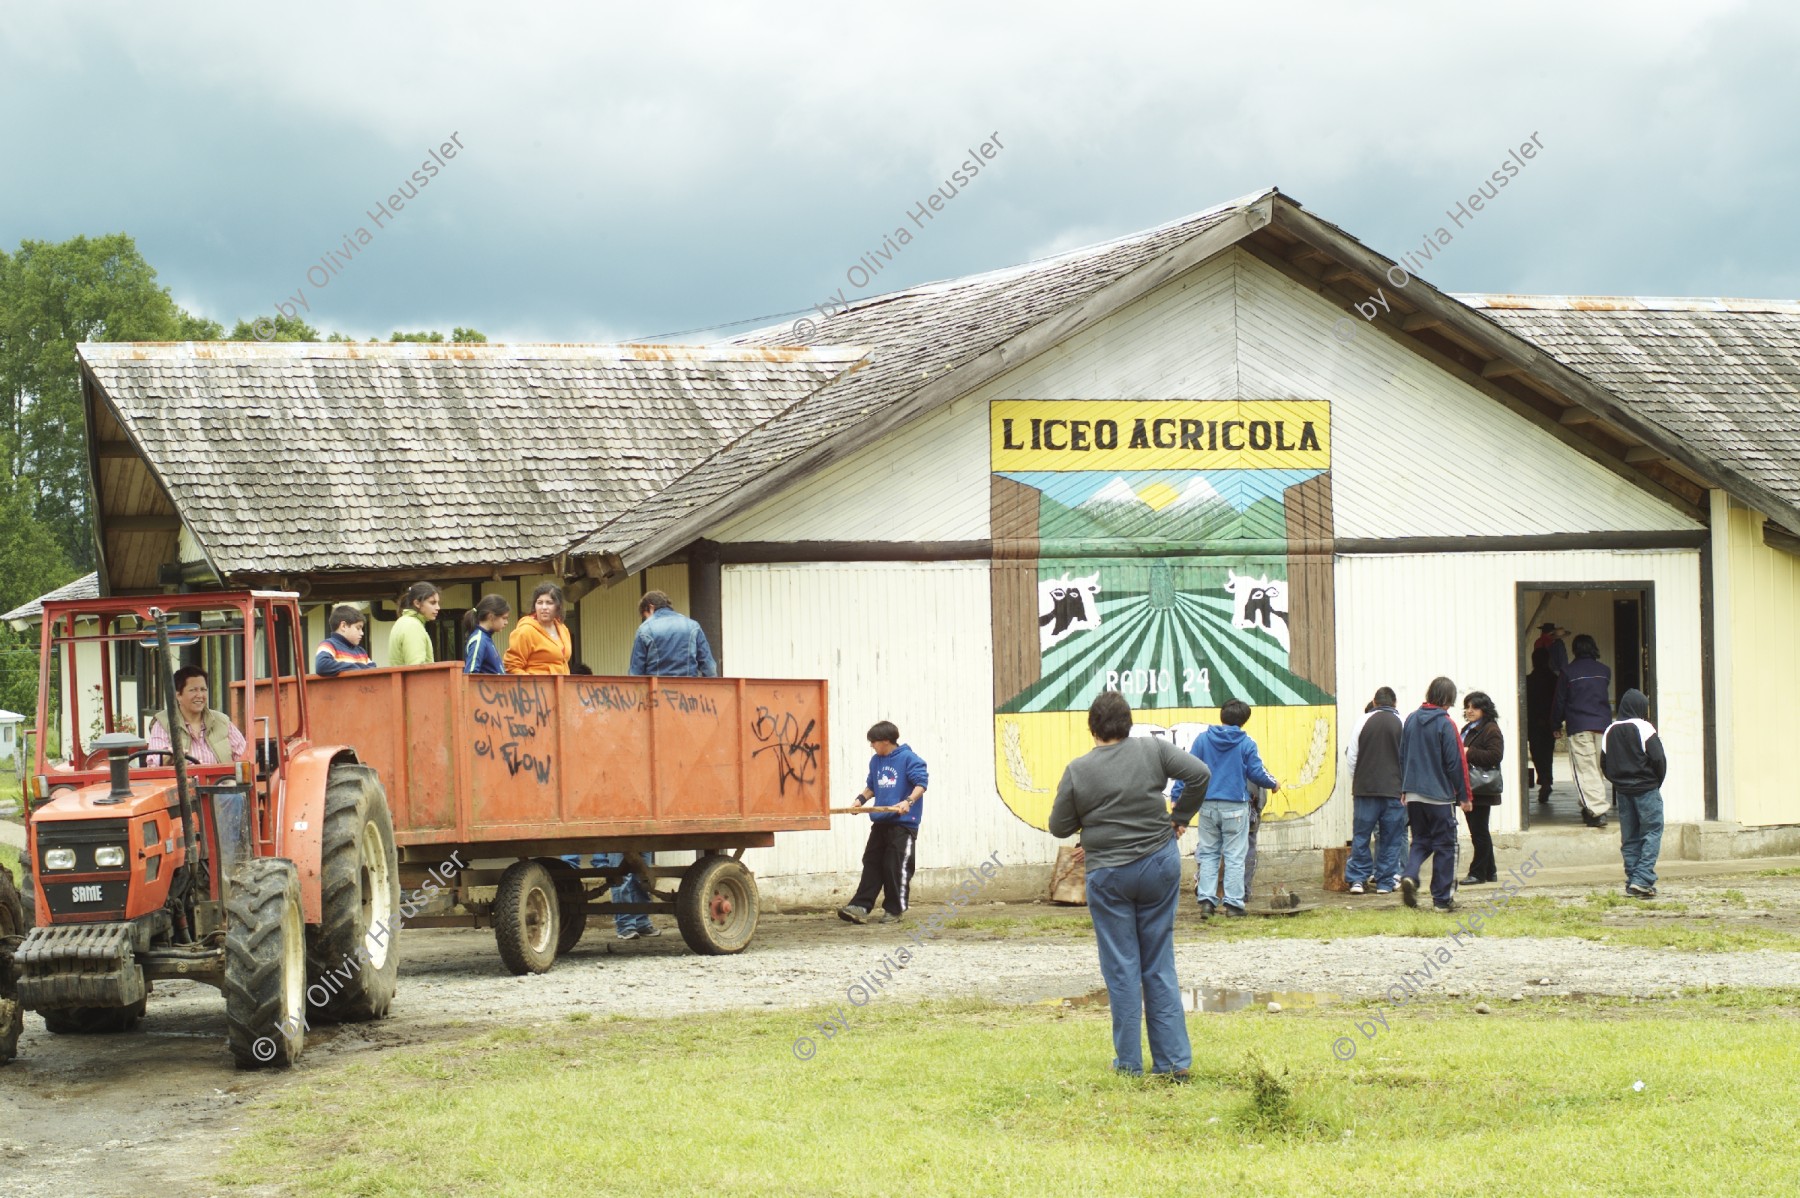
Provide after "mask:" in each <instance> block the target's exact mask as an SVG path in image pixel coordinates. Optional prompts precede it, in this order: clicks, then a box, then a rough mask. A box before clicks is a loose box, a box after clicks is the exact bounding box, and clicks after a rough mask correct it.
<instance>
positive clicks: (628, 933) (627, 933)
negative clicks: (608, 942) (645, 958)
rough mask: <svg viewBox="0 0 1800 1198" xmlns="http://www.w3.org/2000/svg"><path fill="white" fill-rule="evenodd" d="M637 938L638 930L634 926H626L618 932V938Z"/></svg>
mask: <svg viewBox="0 0 1800 1198" xmlns="http://www.w3.org/2000/svg"><path fill="white" fill-rule="evenodd" d="M637 938H638V930H637V929H636V928H626V929H625V930H624V931H622V932H620V933H619V939H620V940H636V939H637Z"/></svg>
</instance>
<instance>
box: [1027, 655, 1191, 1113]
mask: <svg viewBox="0 0 1800 1198" xmlns="http://www.w3.org/2000/svg"><path fill="white" fill-rule="evenodd" d="M1088 732H1090V733H1091V734H1092V735H1093V738H1094V748H1093V751H1092V752H1089V753H1087V754H1085V755H1084V756H1081V757H1078V758H1076V759H1075V760H1074V761H1071V762H1070V763H1069V766H1068V768H1067V769H1066V770H1064V771H1063V776H1062V781H1061V782H1060V783H1058V784H1057V787H1056V801H1055V803H1054V804H1052V806H1051V808H1050V835H1052V836H1073V835H1074V834H1075V833H1076V832H1080V833H1081V847H1080V848H1078V849H1077V850H1076V854H1077V855H1078V857H1081V858H1085V860H1086V862H1087V899H1088V911H1089V913H1090V914H1091V915H1092V917H1093V921H1094V940H1095V942H1096V944H1097V945H1098V947H1099V951H1100V973H1101V975H1102V976H1103V977H1105V979H1106V992H1107V997H1108V999H1109V1000H1110V1001H1111V1004H1112V1028H1113V1068H1114V1069H1116V1070H1118V1071H1119V1072H1121V1073H1132V1074H1140V1073H1142V1072H1143V1071H1144V1047H1143V1043H1142V1040H1141V1038H1140V1037H1141V1032H1140V1029H1141V1028H1143V1027H1144V1026H1145V1025H1148V1029H1149V1033H1150V1064H1151V1071H1152V1072H1154V1073H1158V1074H1164V1075H1167V1076H1168V1077H1170V1078H1172V1079H1173V1080H1175V1081H1186V1080H1187V1078H1188V1068H1189V1066H1190V1065H1192V1064H1193V1049H1192V1046H1191V1045H1190V1044H1189V1043H1188V1033H1187V1017H1186V1016H1185V1015H1184V1014H1183V1013H1182V1009H1181V987H1180V983H1179V982H1178V981H1177V980H1176V977H1175V907H1176V903H1177V901H1178V899H1179V896H1180V893H1181V851H1180V849H1179V848H1177V847H1176V840H1177V839H1178V838H1179V837H1180V836H1181V834H1182V833H1183V832H1185V831H1186V830H1187V826H1188V822H1189V821H1190V820H1192V819H1193V818H1194V813H1195V812H1196V811H1198V810H1199V808H1200V802H1201V799H1202V798H1204V797H1205V795H1206V786H1207V783H1208V782H1210V781H1211V780H1212V771H1211V770H1209V769H1207V767H1206V765H1205V763H1204V762H1202V761H1201V760H1200V759H1199V758H1197V757H1195V756H1193V755H1192V754H1191V753H1184V752H1182V751H1181V750H1180V749H1177V748H1176V747H1175V746H1174V745H1172V744H1170V743H1169V742H1168V741H1166V740H1162V739H1160V738H1158V737H1149V736H1143V737H1134V736H1132V735H1131V705H1130V704H1129V703H1127V702H1126V701H1125V697H1124V696H1123V695H1121V694H1119V693H1118V692H1117V691H1103V692H1102V693H1101V695H1100V697H1099V698H1097V699H1095V700H1094V702H1093V704H1092V705H1091V706H1090V707H1089V708H1088ZM1171 778H1177V779H1180V780H1181V781H1183V782H1186V783H1188V784H1189V785H1188V787H1187V790H1186V792H1185V793H1184V794H1183V795H1182V798H1181V801H1180V802H1179V803H1177V804H1176V806H1175V808H1174V810H1173V811H1171V810H1170V808H1169V802H1168V800H1167V799H1165V798H1164V797H1163V792H1164V791H1165V790H1166V789H1167V788H1168V785H1169V780H1170V779H1171Z"/></svg>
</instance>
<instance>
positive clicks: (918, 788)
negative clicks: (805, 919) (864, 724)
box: [838, 720, 930, 923]
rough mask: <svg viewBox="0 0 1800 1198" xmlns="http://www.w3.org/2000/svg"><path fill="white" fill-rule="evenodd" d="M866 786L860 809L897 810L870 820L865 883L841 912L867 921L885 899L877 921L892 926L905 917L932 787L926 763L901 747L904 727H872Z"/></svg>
mask: <svg viewBox="0 0 1800 1198" xmlns="http://www.w3.org/2000/svg"><path fill="white" fill-rule="evenodd" d="M869 747H870V748H872V749H874V750H875V755H874V756H873V757H871V758H869V777H868V782H867V784H866V785H865V786H864V787H863V788H862V790H861V791H860V792H859V793H858V794H857V796H856V806H857V807H858V808H859V809H860V808H862V807H864V806H865V805H870V804H871V800H872V801H873V803H872V805H873V806H876V807H892V808H894V810H892V811H886V812H875V813H873V814H871V815H870V816H869V843H868V845H867V846H865V847H864V849H863V868H862V881H861V882H859V883H858V884H857V887H856V895H855V897H853V898H852V899H851V900H850V902H849V903H848V904H846V905H845V906H842V907H839V908H838V918H839V919H841V920H843V921H845V922H846V923H867V922H868V921H869V912H870V911H873V910H874V909H875V899H876V898H877V896H883V902H882V904H881V907H882V914H881V915H880V917H879V918H877V919H876V920H875V922H876V923H888V922H890V921H892V920H896V919H899V918H900V917H901V916H902V915H904V914H906V903H907V898H908V896H909V895H910V893H911V889H912V876H913V866H914V864H915V862H914V853H913V848H914V846H915V844H916V843H917V842H918V838H919V817H920V816H922V815H924V814H925V787H926V786H927V785H928V784H929V783H930V778H929V776H928V775H927V773H926V769H925V759H924V758H922V757H920V756H919V755H918V754H917V753H915V752H913V751H912V748H911V746H909V745H903V744H901V743H900V729H898V728H896V727H895V726H894V725H893V724H892V723H890V722H889V721H887V720H882V721H881V722H880V723H878V724H876V725H875V726H874V727H873V728H871V729H869Z"/></svg>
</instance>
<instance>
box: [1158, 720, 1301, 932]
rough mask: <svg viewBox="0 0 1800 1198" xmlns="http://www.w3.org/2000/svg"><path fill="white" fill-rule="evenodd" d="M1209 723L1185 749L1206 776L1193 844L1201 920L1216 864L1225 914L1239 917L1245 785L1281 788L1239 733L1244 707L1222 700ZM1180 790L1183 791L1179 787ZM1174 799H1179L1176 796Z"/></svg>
mask: <svg viewBox="0 0 1800 1198" xmlns="http://www.w3.org/2000/svg"><path fill="white" fill-rule="evenodd" d="M1219 719H1220V720H1221V721H1222V722H1221V723H1218V724H1214V725H1213V726H1212V727H1210V728H1208V729H1207V730H1206V731H1205V732H1203V733H1201V734H1200V736H1199V737H1198V738H1197V739H1196V740H1195V741H1194V747H1193V749H1192V750H1190V751H1191V752H1192V753H1193V754H1194V756H1196V757H1198V758H1199V759H1200V760H1201V761H1204V762H1205V763H1206V767H1207V768H1208V769H1210V770H1211V771H1212V781H1210V782H1208V783H1207V784H1206V799H1205V801H1204V802H1202V803H1201V804H1200V816H1199V821H1198V824H1197V825H1196V826H1197V827H1198V829H1199V835H1198V837H1197V840H1196V843H1195V845H1194V897H1195V898H1197V899H1199V900H1200V916H1201V918H1203V919H1205V918H1210V917H1211V915H1212V913H1213V895H1215V894H1217V893H1218V892H1219V862H1220V858H1221V857H1223V859H1224V863H1225V914H1226V915H1231V916H1237V915H1242V914H1243V913H1244V855H1245V853H1246V851H1247V850H1248V849H1249V847H1250V817H1251V812H1250V784H1251V783H1252V782H1254V783H1256V785H1258V786H1260V787H1262V788H1263V789H1265V790H1269V791H1276V790H1280V789H1281V783H1279V782H1277V781H1276V780H1275V779H1274V777H1273V776H1272V775H1271V774H1270V773H1269V771H1268V770H1267V769H1265V768H1263V763H1262V756H1261V754H1259V753H1258V752H1257V751H1256V742H1255V741H1253V740H1251V739H1250V737H1249V736H1248V735H1247V734H1246V733H1245V732H1244V725H1245V724H1248V723H1249V722H1250V705H1249V704H1248V703H1246V702H1244V701H1243V700H1242V699H1227V700H1226V701H1225V706H1224V707H1222V708H1221V709H1220V710H1219ZM1183 789H1185V787H1184V788H1183ZM1175 797H1176V799H1177V800H1179V799H1180V798H1181V795H1180V792H1179V791H1178V792H1177V793H1176V795H1175Z"/></svg>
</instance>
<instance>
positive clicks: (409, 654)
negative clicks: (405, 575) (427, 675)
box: [388, 582, 443, 666]
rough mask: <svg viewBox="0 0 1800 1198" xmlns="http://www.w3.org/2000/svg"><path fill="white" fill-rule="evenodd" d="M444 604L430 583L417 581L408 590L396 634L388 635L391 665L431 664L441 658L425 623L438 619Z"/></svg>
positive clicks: (401, 601)
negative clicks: (435, 651)
mask: <svg viewBox="0 0 1800 1198" xmlns="http://www.w3.org/2000/svg"><path fill="white" fill-rule="evenodd" d="M442 605H443V600H442V599H441V598H440V597H439V595H438V589H437V588H436V587H435V586H432V585H431V584H430V583H429V582H415V583H413V584H412V586H410V587H408V588H407V589H406V594H405V595H404V596H402V598H401V600H400V618H399V619H398V620H396V621H394V631H393V635H391V636H390V637H388V664H389V665H391V666H428V665H430V664H431V663H432V662H434V661H436V660H437V657H436V656H435V655H434V654H433V653H432V651H431V633H430V632H429V631H427V630H426V628H425V622H426V621H427V620H435V619H437V614H438V608H439V607H441V606H442Z"/></svg>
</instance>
